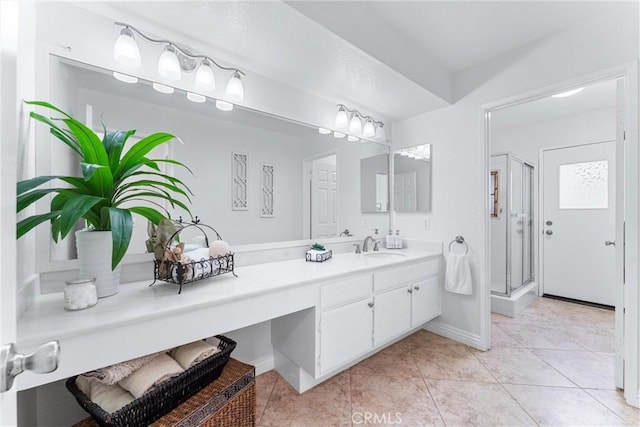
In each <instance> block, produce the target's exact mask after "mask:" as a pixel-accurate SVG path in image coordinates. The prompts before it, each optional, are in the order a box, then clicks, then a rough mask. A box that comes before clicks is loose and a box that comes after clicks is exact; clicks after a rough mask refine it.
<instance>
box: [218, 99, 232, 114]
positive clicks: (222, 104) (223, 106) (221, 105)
mask: <svg viewBox="0 0 640 427" xmlns="http://www.w3.org/2000/svg"><path fill="white" fill-rule="evenodd" d="M216 108H217V109H218V110H221V111H231V110H233V104H232V103H230V102H226V101H221V100H219V99H216Z"/></svg>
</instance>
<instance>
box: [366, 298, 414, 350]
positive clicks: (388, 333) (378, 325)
mask: <svg viewBox="0 0 640 427" xmlns="http://www.w3.org/2000/svg"><path fill="white" fill-rule="evenodd" d="M409 291H410V288H409V287H407V286H402V287H400V288H396V289H393V290H391V291H387V292H385V293H383V294H379V295H376V296H375V297H374V307H373V319H374V320H373V344H374V345H375V346H378V345H380V344H382V343H384V342H386V341H388V340H390V339H392V338H395V337H397V336H398V335H400V334H401V333H403V332H405V331H406V330H408V329H409V327H410V323H411V293H410V292H409Z"/></svg>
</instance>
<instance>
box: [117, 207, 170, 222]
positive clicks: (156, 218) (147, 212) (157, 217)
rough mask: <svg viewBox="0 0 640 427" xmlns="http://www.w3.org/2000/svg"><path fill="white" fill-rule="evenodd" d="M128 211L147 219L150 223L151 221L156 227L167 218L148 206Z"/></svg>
mask: <svg viewBox="0 0 640 427" xmlns="http://www.w3.org/2000/svg"><path fill="white" fill-rule="evenodd" d="M127 209H129V210H130V211H131V212H133V213H135V214H138V215H140V216H143V217H145V218H147V219H148V220H149V221H151V222H152V223H154V224H156V225H158V223H159V222H160V221H162V220H163V219H165V218H166V217H165V216H164V215H163V214H161V213H160V212H158V211H157V210H155V209H153V208H150V207H147V206H133V207H130V208H127Z"/></svg>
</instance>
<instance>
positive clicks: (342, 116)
mask: <svg viewBox="0 0 640 427" xmlns="http://www.w3.org/2000/svg"><path fill="white" fill-rule="evenodd" d="M348 124H349V117H347V112H346V111H345V110H344V108H342V107H340V109H339V110H338V112H337V113H336V128H337V129H346V128H347V125H348Z"/></svg>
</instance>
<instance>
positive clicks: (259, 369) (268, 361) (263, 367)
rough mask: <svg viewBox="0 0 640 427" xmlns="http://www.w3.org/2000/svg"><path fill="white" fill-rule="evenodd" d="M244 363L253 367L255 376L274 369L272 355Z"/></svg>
mask: <svg viewBox="0 0 640 427" xmlns="http://www.w3.org/2000/svg"><path fill="white" fill-rule="evenodd" d="M245 363H248V364H250V365H253V366H255V368H256V375H260V374H264V373H265V372H268V371H270V370H272V369H274V367H275V362H274V359H273V354H270V355H268V356H264V357H261V358H260V359H256V360H251V361H249V362H245Z"/></svg>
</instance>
